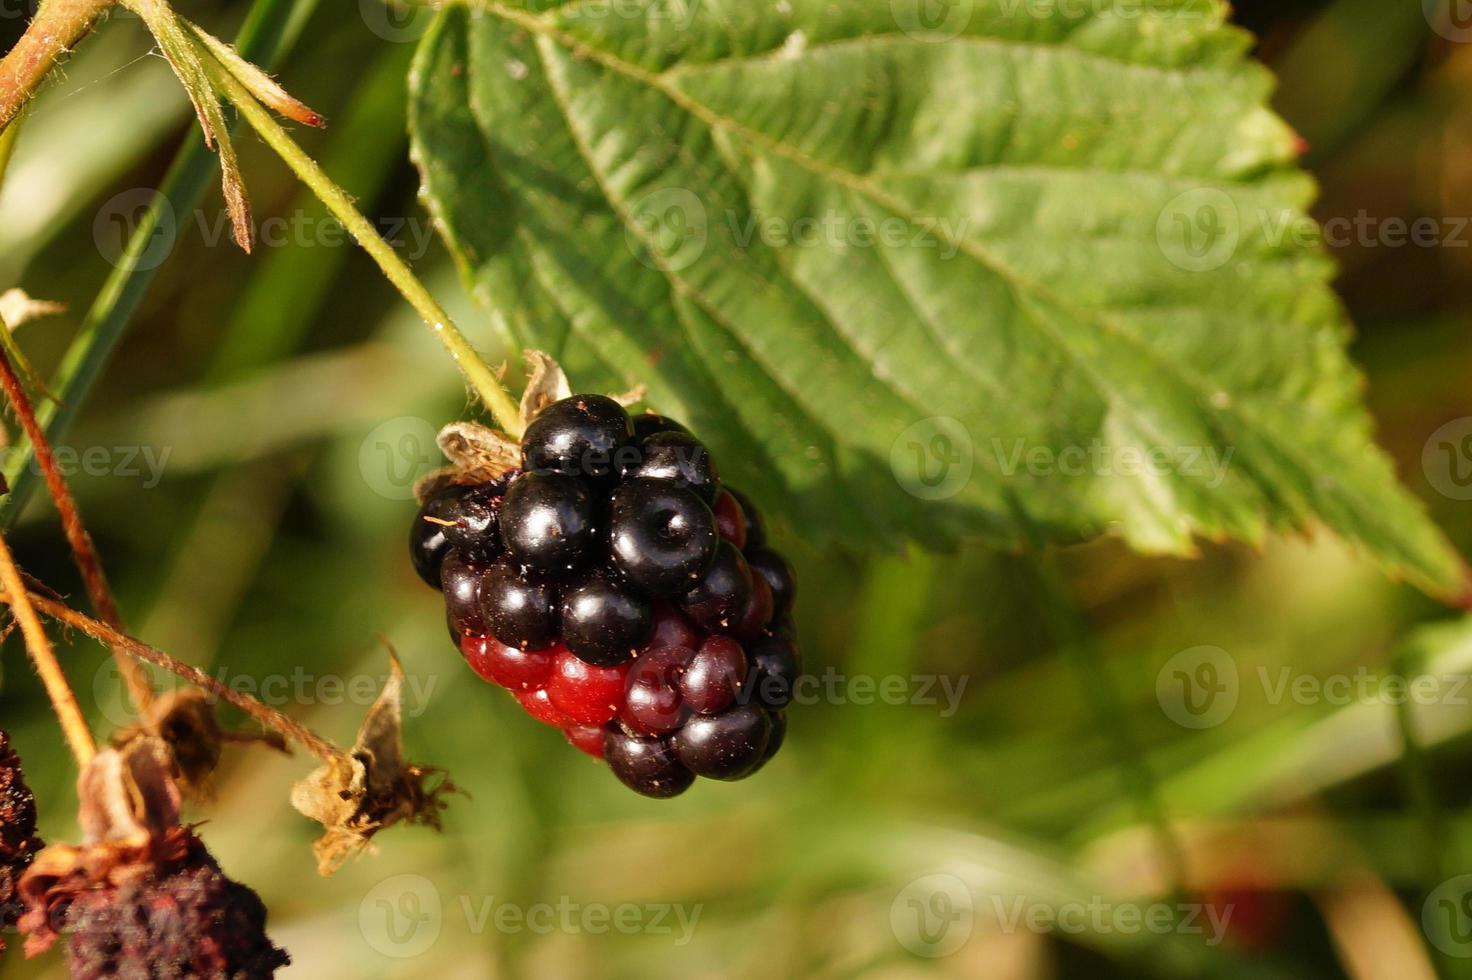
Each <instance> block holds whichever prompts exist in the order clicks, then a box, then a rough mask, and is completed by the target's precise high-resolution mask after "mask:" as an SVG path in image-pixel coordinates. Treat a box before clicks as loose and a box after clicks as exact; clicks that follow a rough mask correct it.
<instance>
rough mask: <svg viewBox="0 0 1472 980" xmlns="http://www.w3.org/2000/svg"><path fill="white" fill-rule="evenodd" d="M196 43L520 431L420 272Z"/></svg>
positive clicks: (244, 108)
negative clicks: (409, 264) (409, 263)
mask: <svg viewBox="0 0 1472 980" xmlns="http://www.w3.org/2000/svg"><path fill="white" fill-rule="evenodd" d="M195 44H196V47H197V48H198V50H199V53H200V61H201V62H203V63H204V66H205V70H206V71H207V72H208V73H209V75H210V78H211V79H212V80H213V82H214V84H215V86H216V87H217V88H218V89H219V90H220V91H222V92H223V93H225V95H226V96H227V97H228V98H229V99H230V101H231V102H232V103H234V105H235V107H236V108H237V109H239V110H240V114H241V115H242V116H244V117H245V120H246V122H248V123H250V126H251V128H252V129H254V130H255V131H256V133H257V134H258V135H259V136H260V137H261V139H263V140H265V141H266V144H267V145H268V146H270V147H271V149H273V150H275V151H276V153H277V155H279V156H280V157H281V159H282V160H283V161H285V163H286V165H287V166H288V167H290V168H291V170H292V172H293V173H295V174H296V175H297V177H298V178H299V179H300V180H301V182H302V183H304V184H306V185H307V187H308V188H310V189H311V190H312V192H313V193H314V194H316V195H317V197H318V199H319V200H321V201H322V203H323V204H325V205H326V206H327V209H328V210H329V211H331V212H332V214H333V216H334V217H336V218H337V220H339V221H341V222H342V224H343V227H344V228H346V229H347V230H348V233H349V234H351V235H352V236H353V239H354V240H355V241H357V243H358V244H359V245H361V246H362V247H363V250H364V251H366V252H367V253H368V255H369V256H370V257H371V258H372V259H373V261H375V262H377V263H378V267H379V268H380V269H381V270H382V271H383V274H384V276H385V277H386V278H387V279H388V281H389V282H390V283H392V284H393V286H394V288H395V289H397V290H398V291H399V293H400V294H401V295H402V296H403V297H404V299H406V300H408V301H409V305H410V306H412V307H414V309H415V311H417V312H418V313H419V315H420V316H421V317H423V319H424V322H425V324H426V325H427V326H428V327H429V328H430V330H431V331H433V333H434V335H435V336H436V337H437V338H439V341H440V343H441V344H442V345H444V348H445V350H447V351H448V352H449V354H450V358H451V359H452V360H453V361H455V363H456V364H457V365H458V366H459V368H460V371H461V373H463V374H464V375H465V378H466V380H467V381H469V382H470V385H471V387H472V388H474V389H475V391H476V393H477V394H479V395H480V397H481V400H482V401H484V402H485V403H486V407H487V408H488V409H490V412H491V415H492V416H494V417H495V420H496V424H497V425H499V426H500V427H501V428H502V430H504V431H505V432H506V434H507V435H510V436H512V437H513V438H516V437H519V436H520V435H521V432H522V421H521V413H520V410H519V408H518V406H517V404H516V402H515V400H513V399H512V397H511V395H510V394H509V393H508V392H507V391H506V388H505V387H504V386H503V385H502V384H501V380H500V378H498V377H497V376H496V373H495V372H494V371H492V370H491V368H490V366H489V365H487V364H486V362H485V361H484V360H483V359H482V358H481V356H480V354H478V353H477V352H476V350H475V348H474V347H472V346H471V344H470V342H469V341H468V340H466V339H465V335H464V334H463V333H461V332H460V329H459V327H457V326H456V325H455V321H454V320H453V319H452V318H451V317H450V314H449V313H447V312H446V311H445V309H444V307H442V306H440V304H439V302H438V301H437V300H436V299H435V298H434V296H433V295H432V294H431V293H430V292H429V290H428V289H427V288H425V286H424V284H423V283H422V282H420V281H419V278H418V277H417V276H415V275H414V272H413V270H412V269H410V268H409V266H408V264H407V263H405V262H404V260H403V259H401V258H399V255H398V253H397V252H395V251H394V250H393V246H391V245H389V243H388V242H386V241H384V238H383V236H382V235H380V234H379V233H378V229H376V228H374V227H373V223H372V222H370V221H369V220H368V219H367V218H365V217H364V216H363V215H362V213H361V212H359V211H358V209H357V207H356V206H355V205H354V204H353V199H352V198H351V197H350V196H348V194H347V192H346V191H344V190H343V189H342V188H341V187H338V186H337V184H335V183H333V181H332V178H330V177H328V176H327V173H326V172H325V171H324V170H323V169H322V168H321V167H320V166H318V165H317V161H315V160H313V159H312V158H311V157H310V156H309V155H308V154H307V153H306V151H304V150H303V149H302V148H301V147H300V146H298V145H297V143H296V141H295V140H293V139H292V138H291V136H290V135H288V134H287V132H286V130H285V129H283V128H282V127H281V124H280V123H278V122H277V121H276V120H275V118H273V117H272V115H271V114H270V113H269V112H267V111H266V109H265V108H264V107H262V106H261V104H260V103H259V102H257V101H256V99H255V97H254V96H253V95H252V94H251V93H250V91H249V90H248V89H247V88H246V87H245V85H244V84H242V83H241V82H240V80H238V79H237V78H236V77H235V76H234V75H232V74H231V73H230V71H229V70H228V68H227V66H225V65H223V64H222V63H221V62H220V61H219V60H218V59H217V58H216V57H215V56H214V54H213V53H212V52H210V50H209V49H208V48H207V47H205V46H204V45H203V44H202V43H200V42H198V41H196V42H195Z"/></svg>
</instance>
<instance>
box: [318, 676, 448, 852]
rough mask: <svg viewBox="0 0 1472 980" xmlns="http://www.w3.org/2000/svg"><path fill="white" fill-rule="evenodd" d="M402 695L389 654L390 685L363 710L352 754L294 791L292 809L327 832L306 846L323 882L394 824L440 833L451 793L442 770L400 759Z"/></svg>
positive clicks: (319, 771) (401, 745)
mask: <svg viewBox="0 0 1472 980" xmlns="http://www.w3.org/2000/svg"><path fill="white" fill-rule="evenodd" d="M403 688H404V669H403V667H402V666H401V665H400V664H399V659H398V657H396V656H392V654H391V655H390V674H389V679H388V683H387V684H385V685H384V688H383V692H382V693H381V694H379V696H378V700H377V701H375V702H374V703H373V706H372V707H371V708H369V709H368V715H367V717H366V718H365V719H364V720H363V726H362V728H360V729H359V730H358V737H357V740H356V741H355V742H354V743H353V748H352V750H351V751H350V752H349V753H348V754H347V755H345V756H343V757H341V758H339V759H335V760H333V761H332V762H329V763H328V764H326V765H324V766H322V767H321V768H319V769H317V770H316V771H315V772H313V773H312V774H311V775H309V776H308V777H307V778H306V779H303V780H302V781H301V782H299V783H297V784H296V786H294V787H293V788H292V792H291V804H292V806H294V807H296V809H297V810H298V811H299V812H301V813H302V814H303V815H305V816H307V817H310V818H311V819H313V820H316V821H317V822H318V823H320V824H322V826H323V827H324V828H326V833H324V834H323V835H322V837H321V838H319V839H318V840H317V841H316V842H315V843H314V844H313V845H312V850H313V852H314V853H315V854H316V856H317V872H318V873H319V874H321V875H323V876H324V877H325V876H327V875H330V874H332V873H333V872H334V871H336V870H337V869H338V868H340V867H341V866H342V864H343V862H345V861H346V860H347V859H348V858H350V857H352V856H353V855H355V854H358V853H359V852H361V851H362V850H364V849H365V848H367V847H369V846H370V842H371V840H372V838H373V836H374V835H375V834H377V833H378V832H379V831H380V830H383V829H385V828H387V827H391V826H393V825H394V824H396V823H417V824H424V825H427V826H430V827H433V828H434V829H436V830H438V829H439V827H440V811H441V810H443V809H444V807H445V803H444V801H443V799H441V797H442V796H443V794H445V793H446V792H452V791H453V790H454V789H455V786H454V784H453V783H451V782H450V780H449V779H448V778H447V777H446V776H445V775H444V773H443V772H442V771H441V770H438V769H434V768H430V767H426V766H418V765H414V764H413V763H410V762H408V761H407V760H406V759H405V758H404V739H403ZM431 780H433V785H431V784H430V781H431Z"/></svg>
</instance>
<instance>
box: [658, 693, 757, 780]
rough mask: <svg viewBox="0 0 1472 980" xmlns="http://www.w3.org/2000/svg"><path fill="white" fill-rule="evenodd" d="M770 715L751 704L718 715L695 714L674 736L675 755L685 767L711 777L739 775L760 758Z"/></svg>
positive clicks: (726, 777) (740, 705) (744, 773)
mask: <svg viewBox="0 0 1472 980" xmlns="http://www.w3.org/2000/svg"><path fill="white" fill-rule="evenodd" d="M771 737H772V719H771V716H770V715H768V714H767V712H766V711H764V710H762V709H761V708H759V707H757V706H756V705H752V704H738V705H736V706H735V707H734V708H730V709H727V710H726V711H723V712H721V713H720V714H718V715H696V716H695V717H693V718H691V719H690V720H689V721H688V722H686V723H685V726H684V727H683V728H681V729H680V730H679V732H678V733H676V734H675V736H674V746H675V755H676V756H677V757H678V758H679V760H680V762H681V763H683V764H684V766H685V768H686V769H689V770H690V771H691V772H693V773H695V774H696V775H697V776H707V777H709V778H711V779H740V778H741V777H742V776H745V775H747V774H748V773H750V772H751V770H752V769H754V768H756V766H757V765H758V764H759V763H760V762H761V761H762V753H764V752H765V751H766V750H767V742H768V741H769V740H770V739H771Z"/></svg>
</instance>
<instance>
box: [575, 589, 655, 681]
mask: <svg viewBox="0 0 1472 980" xmlns="http://www.w3.org/2000/svg"><path fill="white" fill-rule="evenodd" d="M653 632H654V607H653V606H652V605H651V604H650V603H649V601H648V600H647V599H643V598H640V597H639V596H638V595H635V594H634V592H632V591H631V590H630V589H629V588H628V587H626V586H624V585H622V584H620V583H618V582H616V581H614V579H613V578H612V576H610V575H608V574H607V573H604V572H589V573H587V574H586V575H584V576H582V578H580V579H579V580H578V581H576V582H574V583H573V584H572V585H570V586H568V588H567V590H566V591H565V592H564V593H563V597H562V642H563V643H565V644H566V645H567V648H568V649H569V650H571V651H572V652H573V653H575V654H577V655H578V656H579V657H581V658H582V659H584V660H586V661H587V662H588V663H590V664H596V665H597V666H600V667H613V666H616V665H618V664H621V663H624V662H626V661H628V660H629V659H631V658H632V657H633V656H634V654H635V653H636V652H638V650H639V649H640V648H641V647H643V646H644V644H646V643H648V642H649V636H650V634H651V633H653Z"/></svg>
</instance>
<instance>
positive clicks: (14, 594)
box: [0, 542, 347, 762]
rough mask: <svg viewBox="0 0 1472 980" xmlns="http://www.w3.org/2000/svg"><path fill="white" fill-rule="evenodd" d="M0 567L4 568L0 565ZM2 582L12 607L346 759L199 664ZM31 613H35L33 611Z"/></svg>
mask: <svg viewBox="0 0 1472 980" xmlns="http://www.w3.org/2000/svg"><path fill="white" fill-rule="evenodd" d="M0 544H3V542H0ZM0 571H3V569H0ZM4 585H5V593H4V594H3V595H0V602H5V603H7V604H9V605H10V606H11V607H12V608H15V609H19V608H20V607H21V606H22V605H25V606H26V607H27V608H31V609H33V610H35V609H39V610H40V611H41V612H43V613H45V614H46V615H47V616H50V617H51V618H52V619H54V620H56V621H57V622H59V623H64V624H66V625H67V626H71V627H74V628H76V629H79V630H81V631H82V632H83V633H86V634H87V635H88V636H90V637H92V638H93V639H94V640H97V641H98V642H100V643H105V644H106V645H107V646H108V647H110V648H111V649H112V650H113V651H114V652H115V653H121V654H123V655H125V656H128V657H132V658H135V659H137V660H141V661H143V662H145V663H150V664H153V665H154V666H156V667H162V668H163V669H164V670H167V671H168V672H169V673H171V674H173V675H175V676H176V677H180V678H183V679H184V680H186V681H188V682H189V683H191V684H194V685H195V686H197V687H200V688H202V689H204V690H205V691H208V692H209V693H210V694H212V695H214V696H215V697H217V698H219V699H220V700H221V701H224V702H226V703H227V704H231V705H234V706H235V707H236V708H239V709H240V710H241V711H243V712H244V713H245V714H247V715H249V716H250V717H252V718H254V719H255V720H256V721H258V722H260V723H261V724H262V725H264V726H266V727H267V728H269V729H270V730H272V731H275V732H279V733H281V734H282V735H284V736H286V737H287V738H289V739H294V740H295V741H297V742H298V743H300V744H301V745H302V747H303V748H305V749H306V750H307V751H309V752H311V753H312V754H313V755H315V756H316V757H317V758H319V759H321V760H322V761H323V762H342V761H346V759H347V756H346V755H345V754H344V753H343V751H342V750H341V749H339V748H338V747H337V746H336V745H333V744H332V743H331V742H330V741H328V740H327V739H325V738H323V737H322V736H321V735H318V734H317V733H316V732H314V731H312V730H311V729H310V728H308V727H306V726H305V725H303V724H301V723H300V722H297V721H293V720H292V719H291V718H289V717H287V716H286V715H284V714H282V713H281V712H279V711H277V710H276V709H274V708H271V707H268V706H267V705H265V704H262V703H261V702H260V701H257V700H256V699H255V698H252V697H251V696H250V695H248V694H244V693H241V692H239V691H236V690H235V689H233V688H231V687H230V686H229V685H227V684H222V683H221V682H220V681H218V680H216V679H215V678H213V677H211V676H210V675H209V674H207V673H205V672H204V671H202V670H200V669H199V668H198V667H194V666H192V665H190V664H186V663H184V662H182V661H180V660H176V659H175V658H174V657H172V656H170V655H169V654H167V653H165V652H164V651H162V650H160V649H158V648H157V647H151V646H149V645H148V644H147V643H144V642H143V641H142V640H138V639H134V638H133V637H131V636H129V635H128V634H126V633H124V632H122V631H121V630H116V629H113V628H112V627H111V626H109V625H107V624H106V623H103V622H100V621H98V620H95V619H93V618H92V617H90V616H86V615H84V614H82V613H79V612H77V611H76V610H75V609H73V608H71V607H70V606H68V605H66V603H63V602H58V601H57V600H55V599H51V598H49V597H47V596H44V595H40V594H39V593H36V592H30V591H26V590H25V588H24V585H23V583H21V582H20V581H19V579H17V580H16V581H15V582H14V583H12V582H10V581H9V580H8V579H7V580H6V581H5V582H4ZM32 615H34V612H33V613H32ZM43 639H44V634H43Z"/></svg>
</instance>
